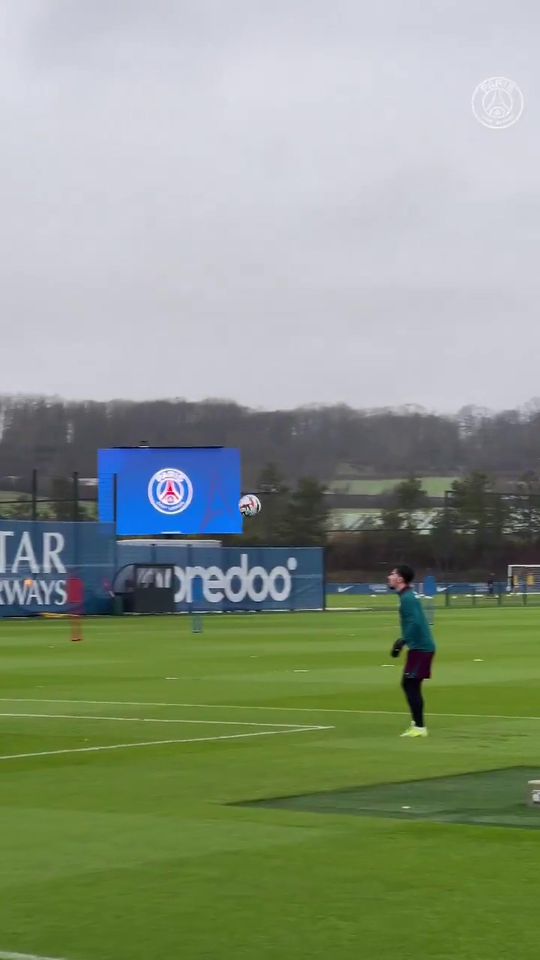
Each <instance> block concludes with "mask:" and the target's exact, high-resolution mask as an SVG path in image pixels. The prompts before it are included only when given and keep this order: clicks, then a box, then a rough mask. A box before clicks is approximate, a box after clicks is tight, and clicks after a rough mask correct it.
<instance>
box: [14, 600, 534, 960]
mask: <svg viewBox="0 0 540 960" xmlns="http://www.w3.org/2000/svg"><path fill="white" fill-rule="evenodd" d="M435 631H436V636H437V640H438V644H439V652H438V655H437V660H436V664H435V670H434V679H433V680H432V681H431V682H430V683H429V684H427V685H426V698H427V708H428V714H427V718H428V725H429V729H430V736H429V738H428V739H427V740H425V741H424V740H407V739H400V738H399V734H400V733H401V732H402V730H403V729H404V728H405V726H406V725H407V722H408V718H407V715H406V712H405V707H404V703H403V700H402V694H401V690H400V689H399V679H400V665H399V662H398V663H397V664H396V662H394V661H392V660H391V659H390V658H389V653H388V651H389V648H390V645H391V643H392V641H393V640H394V639H395V637H396V636H397V611H396V610H392V611H390V610H376V611H370V610H365V611H359V612H338V611H335V612H327V613H313V614H275V615H272V614H266V615H265V614H260V615H259V614H254V615H245V616H238V615H231V616H228V615H223V616H207V617H203V632H202V633H200V634H193V633H192V632H191V621H190V619H189V618H187V617H166V618H122V617H119V618H116V619H114V618H112V619H108V620H90V621H88V622H87V623H86V624H85V639H84V641H83V642H82V643H70V641H69V628H68V625H67V624H66V623H65V622H63V621H3V622H2V623H1V624H0V657H1V666H2V685H1V690H0V729H1V731H2V736H1V742H0V778H1V784H2V788H1V792H0V797H1V812H2V815H1V818H0V833H1V850H2V870H1V874H0V876H1V877H3V879H2V880H1V885H2V896H1V898H0V960H2V958H4V960H10V958H11V960H18V958H21V957H22V958H23V960H24V958H31V960H36V958H49V957H52V958H63V960H165V958H167V960H168V958H171V960H173V958H174V960H296V958H299V960H300V958H301V960H308V958H309V960H323V958H324V960H358V958H364V957H365V958H369V960H396V958H399V960H417V958H420V957H421V958H425V960H499V958H500V960H503V958H504V960H507V958H508V957H519V958H520V960H533V958H534V960H536V958H537V957H538V952H539V947H538V933H537V922H536V920H535V916H536V909H537V904H538V896H539V892H540V880H539V873H540V867H539V864H540V830H539V829H538V828H539V827H540V809H538V810H535V809H531V808H530V807H527V805H526V803H525V799H526V789H527V781H528V780H529V779H531V778H533V777H534V776H538V778H539V779H540V747H539V744H540V655H539V654H540V607H536V608H534V607H530V608H526V607H525V608H522V607H520V608H519V609H513V608H511V607H510V606H503V607H500V608H499V607H481V608H476V609H449V610H446V609H440V610H437V614H436V623H435Z"/></svg>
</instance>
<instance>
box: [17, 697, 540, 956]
mask: <svg viewBox="0 0 540 960" xmlns="http://www.w3.org/2000/svg"><path fill="white" fill-rule="evenodd" d="M0 703H84V704H92V705H93V706H109V707H112V706H114V707H193V708H195V709H201V710H203V709H204V710H267V711H270V710H279V711H282V712H288V713H346V714H358V715H359V716H373V717H378V716H382V717H404V716H409V714H408V712H407V711H406V710H354V709H347V708H345V707H270V706H261V705H260V704H246V703H168V702H163V701H150V700H67V699H59V700H53V699H43V698H41V697H0ZM429 715H430V717H449V718H452V719H456V720H460V719H463V720H540V717H522V716H515V715H511V716H510V715H507V714H500V713H433V711H431V710H430V711H429ZM70 716H71V714H70ZM199 722H201V721H199ZM210 722H211V721H210ZM272 726H274V724H272ZM0 960H1V958H0Z"/></svg>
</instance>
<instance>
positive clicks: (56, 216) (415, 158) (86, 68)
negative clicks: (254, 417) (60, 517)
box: [0, 0, 540, 411]
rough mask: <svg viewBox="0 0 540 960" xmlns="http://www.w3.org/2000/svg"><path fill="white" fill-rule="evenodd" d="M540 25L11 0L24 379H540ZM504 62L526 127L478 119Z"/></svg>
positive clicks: (316, 383) (9, 243) (328, 11)
mask: <svg viewBox="0 0 540 960" xmlns="http://www.w3.org/2000/svg"><path fill="white" fill-rule="evenodd" d="M539 27H540V5H539V4H538V3H535V2H534V0H515V2H513V3H512V4H509V3H507V2H506V0H475V2H473V3H472V4H470V3H468V2H467V0H461V2H455V0H432V2H431V3H426V2H425V0H407V2H406V3H404V2H403V0H381V2H380V3H361V2H359V0H272V2H271V3H269V2H268V0H3V2H2V4H1V6H0V44H1V48H0V54H1V56H0V131H1V150H0V204H1V217H0V324H1V327H0V329H1V339H0V348H1V358H2V363H1V370H2V376H1V380H0V393H10V392H24V393H28V392H30V393H54V394H60V395H63V396H66V397H73V398H82V397H92V398H96V399H106V398H111V397H130V398H133V399H140V398H152V397H161V396H173V397H174V396H181V397H186V398H188V399H193V400H197V399H201V398H204V397H209V396H210V397H229V398H232V399H235V400H238V401H239V402H242V403H246V404H249V405H250V406H254V407H264V408H274V407H290V406H297V405H300V404H304V403H337V402H346V403H349V404H351V405H353V406H358V407H365V406H368V407H373V406H379V405H394V404H401V403H419V404H423V405H425V406H427V407H428V408H431V409H436V410H441V411H451V410H456V409H457V408H458V407H460V406H462V405H463V404H466V403H477V404H483V405H487V406H490V407H495V408H500V407H513V406H516V405H518V404H521V403H522V402H524V401H526V400H527V399H529V398H530V397H533V396H537V395H538V394H540V322H539V315H540V187H539V180H540V124H539V121H540V109H539V102H540V84H539V78H540V58H539V56H538V35H539ZM497 76H502V77H507V78H509V79H511V80H512V81H514V82H515V83H517V84H518V85H519V88H520V90H521V91H522V94H523V98H524V104H525V107H524V110H523V114H522V116H521V117H520V118H519V120H517V122H516V123H514V124H512V125H511V126H508V127H506V128H505V129H492V128H490V127H488V126H485V125H483V124H482V123H480V122H479V121H478V120H477V119H475V117H474V116H473V113H472V109H471V97H472V94H473V91H474V89H475V87H476V86H477V84H479V83H480V82H482V81H483V80H485V79H487V78H490V77H497ZM512 97H513V99H514V102H517V94H516V93H515V92H514V93H513V94H512ZM488 106H489V103H488Z"/></svg>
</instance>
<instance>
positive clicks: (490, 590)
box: [486, 573, 495, 597]
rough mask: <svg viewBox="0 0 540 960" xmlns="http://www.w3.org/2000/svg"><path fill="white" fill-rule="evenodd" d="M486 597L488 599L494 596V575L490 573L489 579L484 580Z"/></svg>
mask: <svg viewBox="0 0 540 960" xmlns="http://www.w3.org/2000/svg"><path fill="white" fill-rule="evenodd" d="M486 587H487V595H488V597H494V596H495V574H494V573H490V575H489V577H488V578H487V580H486Z"/></svg>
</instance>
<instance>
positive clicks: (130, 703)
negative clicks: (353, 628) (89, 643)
mask: <svg viewBox="0 0 540 960" xmlns="http://www.w3.org/2000/svg"><path fill="white" fill-rule="evenodd" d="M0 703H85V704H92V705H94V706H109V707H113V706H114V707H192V708H195V709H201V710H280V711H285V712H287V711H289V712H290V713H350V714H353V715H354V714H358V715H359V716H374V717H376V716H381V717H403V716H409V711H408V710H355V709H352V708H349V709H347V708H343V707H272V706H264V705H261V704H246V703H165V702H161V701H154V702H151V701H148V700H66V699H59V700H53V699H42V698H38V697H0ZM0 716H9V714H0ZM15 716H22V714H15ZM69 716H70V717H71V716H76V715H74V714H69ZM429 716H430V717H447V718H450V719H455V720H460V719H463V720H540V717H538V716H530V717H525V716H519V715H517V714H515V715H514V714H503V713H438V712H434V711H432V710H430V711H429ZM92 719H97V717H93V718H92ZM109 719H113V720H119V719H122V718H121V717H112V718H109ZM194 722H196V723H212V722H213V721H212V720H198V721H194ZM216 722H217V721H216ZM222 722H225V721H222ZM226 722H228V723H234V722H235V721H234V720H230V721H226ZM261 725H262V724H261ZM269 726H272V727H274V726H279V724H274V723H272V724H269ZM286 726H288V724H286ZM321 729H326V728H321Z"/></svg>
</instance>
